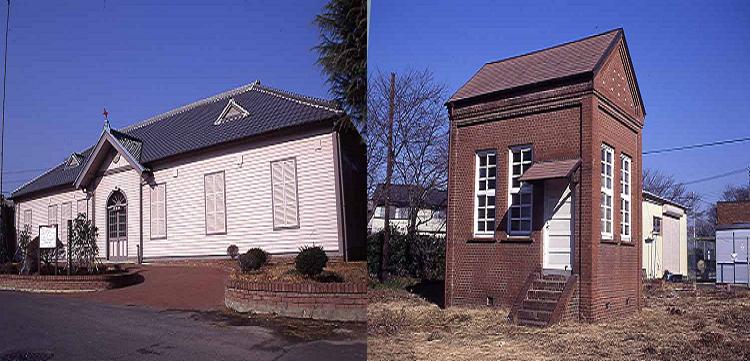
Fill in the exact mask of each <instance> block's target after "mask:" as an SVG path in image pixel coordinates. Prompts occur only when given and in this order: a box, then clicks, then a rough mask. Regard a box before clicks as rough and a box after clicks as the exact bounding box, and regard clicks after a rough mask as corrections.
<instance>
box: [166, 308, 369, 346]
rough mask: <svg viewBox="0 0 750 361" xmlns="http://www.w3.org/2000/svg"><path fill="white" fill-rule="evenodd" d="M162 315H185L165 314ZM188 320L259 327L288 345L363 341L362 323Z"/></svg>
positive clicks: (255, 317)
mask: <svg viewBox="0 0 750 361" xmlns="http://www.w3.org/2000/svg"><path fill="white" fill-rule="evenodd" d="M163 312H185V311H181V310H167V311H163ZM192 312H193V314H192V315H191V318H192V319H193V320H196V321H203V322H208V323H211V324H214V325H216V326H219V327H261V328H265V329H269V330H272V331H274V332H275V333H276V334H278V335H280V336H282V337H284V338H286V339H287V340H289V341H291V342H301V341H314V340H323V339H325V340H352V339H364V338H366V337H367V323H365V322H334V321H322V320H312V319H298V318H288V317H279V316H273V315H261V314H255V313H245V314H241V313H236V312H233V311H230V310H228V309H226V308H225V309H223V310H213V311H192Z"/></svg>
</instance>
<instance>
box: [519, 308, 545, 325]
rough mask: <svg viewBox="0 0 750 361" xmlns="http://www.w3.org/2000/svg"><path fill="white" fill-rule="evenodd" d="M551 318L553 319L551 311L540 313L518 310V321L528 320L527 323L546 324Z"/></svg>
mask: <svg viewBox="0 0 750 361" xmlns="http://www.w3.org/2000/svg"><path fill="white" fill-rule="evenodd" d="M550 317H552V312H550V311H538V310H527V309H523V308H522V309H520V310H518V320H519V321H521V320H527V321H529V320H530V321H543V322H545V323H547V322H549V319H550Z"/></svg>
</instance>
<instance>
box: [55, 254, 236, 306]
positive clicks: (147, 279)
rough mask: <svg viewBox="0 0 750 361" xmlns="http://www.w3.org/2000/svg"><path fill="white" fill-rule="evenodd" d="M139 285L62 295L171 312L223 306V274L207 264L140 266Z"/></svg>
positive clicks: (224, 276) (224, 275)
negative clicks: (140, 281)
mask: <svg viewBox="0 0 750 361" xmlns="http://www.w3.org/2000/svg"><path fill="white" fill-rule="evenodd" d="M139 269H140V270H141V275H143V278H144V280H143V282H142V283H139V284H136V285H133V286H129V287H125V288H120V289H114V290H107V291H99V292H90V293H74V294H66V295H64V297H75V298H82V299H89V300H94V301H100V302H103V303H111V304H120V305H139V306H149V307H154V308H158V309H165V310H166V309H171V310H199V311H207V310H217V309H221V308H223V307H224V282H225V281H226V277H227V271H226V270H225V269H222V268H221V267H215V266H210V265H181V264H154V265H144V266H140V267H139Z"/></svg>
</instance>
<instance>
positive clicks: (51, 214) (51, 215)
mask: <svg viewBox="0 0 750 361" xmlns="http://www.w3.org/2000/svg"><path fill="white" fill-rule="evenodd" d="M55 224H57V204H53V205H50V206H49V207H47V225H48V226H52V225H55Z"/></svg>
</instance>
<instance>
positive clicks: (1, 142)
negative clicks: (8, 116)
mask: <svg viewBox="0 0 750 361" xmlns="http://www.w3.org/2000/svg"><path fill="white" fill-rule="evenodd" d="M9 29H10V0H8V13H7V15H6V17H5V55H4V60H3V67H4V69H3V120H2V129H0V199H2V201H3V205H4V204H5V193H3V190H4V189H3V174H4V173H5V172H4V168H5V89H6V87H5V84H6V81H7V79H8V30H9Z"/></svg>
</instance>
